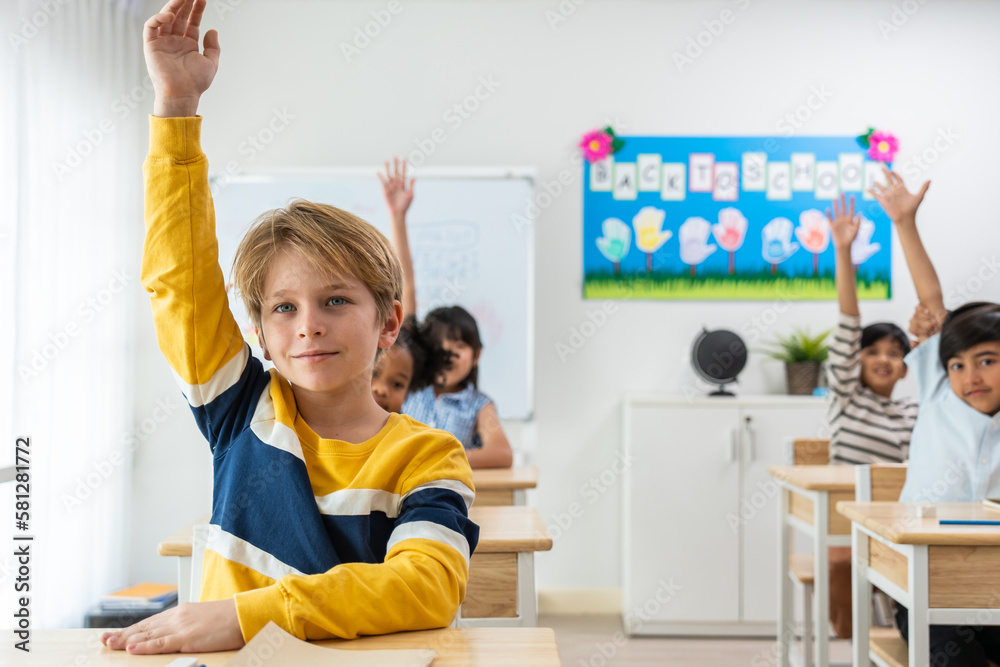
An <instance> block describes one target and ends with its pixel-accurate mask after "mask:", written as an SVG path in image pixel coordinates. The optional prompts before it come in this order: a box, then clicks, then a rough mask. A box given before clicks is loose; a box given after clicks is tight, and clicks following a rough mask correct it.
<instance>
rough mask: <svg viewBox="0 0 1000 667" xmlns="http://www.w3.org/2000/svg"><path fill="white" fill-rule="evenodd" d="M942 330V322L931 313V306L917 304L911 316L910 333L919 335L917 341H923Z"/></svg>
mask: <svg viewBox="0 0 1000 667" xmlns="http://www.w3.org/2000/svg"><path fill="white" fill-rule="evenodd" d="M940 332H941V323H940V322H938V321H937V318H935V317H934V315H933V314H932V313H931V311H930V308H928V307H927V306H924V305H923V304H917V308H916V310H914V311H913V317H911V318H910V333H911V334H913V335H914V336H916V337H917V341H918V342H920V343H922V342H924V341H925V340H927V339H928V338H930V337H931V336H933V335H934V334H936V333H940Z"/></svg>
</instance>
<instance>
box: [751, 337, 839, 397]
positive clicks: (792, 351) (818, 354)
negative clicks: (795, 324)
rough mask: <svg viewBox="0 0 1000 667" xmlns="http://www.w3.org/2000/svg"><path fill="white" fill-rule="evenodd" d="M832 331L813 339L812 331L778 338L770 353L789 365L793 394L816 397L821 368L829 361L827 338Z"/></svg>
mask: <svg viewBox="0 0 1000 667" xmlns="http://www.w3.org/2000/svg"><path fill="white" fill-rule="evenodd" d="M831 331H832V329H827V330H826V331H824V332H823V333H821V334H818V335H816V336H813V335H811V334H810V333H809V331H808V330H804V329H795V330H794V331H792V333H791V334H790V335H788V336H775V339H774V341H773V342H772V343H770V345H771V346H772V347H771V349H769V350H762V351H763V352H764V353H765V354H767V355H768V356H769V357H771V358H772V359H777V360H778V361H784V362H785V377H786V378H787V380H788V393H789V394H798V395H802V394H812V393H813V391H814V390H815V389H816V387H817V386H818V385H819V366H820V364H821V363H823V362H824V361H826V357H827V352H828V348H827V345H826V337H827V336H829V335H830V332H831Z"/></svg>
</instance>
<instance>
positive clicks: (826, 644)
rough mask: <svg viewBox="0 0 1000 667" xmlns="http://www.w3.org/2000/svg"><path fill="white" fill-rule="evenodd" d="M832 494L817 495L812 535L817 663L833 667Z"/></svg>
mask: <svg viewBox="0 0 1000 667" xmlns="http://www.w3.org/2000/svg"><path fill="white" fill-rule="evenodd" d="M829 504H830V495H829V494H828V493H826V492H823V491H821V492H819V493H817V494H816V502H815V503H813V511H814V512H815V514H814V516H813V525H814V526H815V528H816V534H815V535H814V536H813V551H814V552H815V553H814V554H813V567H814V568H815V570H814V572H813V574H814V576H815V582H816V584H815V589H816V592H815V594H814V595H813V600H815V601H816V613H815V615H814V617H815V619H816V665H818V667H829V666H830V563H829V553H828V552H827V544H826V537H827V535H828V534H829V532H830V513H829Z"/></svg>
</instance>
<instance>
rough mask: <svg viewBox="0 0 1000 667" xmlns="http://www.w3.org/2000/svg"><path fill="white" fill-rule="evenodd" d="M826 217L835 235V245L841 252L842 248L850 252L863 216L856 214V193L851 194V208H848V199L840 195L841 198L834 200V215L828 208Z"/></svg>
mask: <svg viewBox="0 0 1000 667" xmlns="http://www.w3.org/2000/svg"><path fill="white" fill-rule="evenodd" d="M826 219H827V220H829V221H830V235H831V236H832V237H833V247H834V248H835V249H836V251H837V252H838V253H839V252H841V251H842V250H843V251H847V252H850V251H851V244H852V243H854V239H855V238H857V236H858V229H859V228H860V227H861V216H860V215H855V214H854V195H851V208H850V210H848V208H847V199H846V198H845V197H844V195H840V200H839V201H838V200H836V199H834V200H833V215H830V209H826Z"/></svg>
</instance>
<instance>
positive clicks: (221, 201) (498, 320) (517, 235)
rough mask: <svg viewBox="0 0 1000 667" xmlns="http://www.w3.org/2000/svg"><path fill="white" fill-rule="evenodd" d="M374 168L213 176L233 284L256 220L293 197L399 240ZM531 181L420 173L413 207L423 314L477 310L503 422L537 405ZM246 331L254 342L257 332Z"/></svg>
mask: <svg viewBox="0 0 1000 667" xmlns="http://www.w3.org/2000/svg"><path fill="white" fill-rule="evenodd" d="M376 171H377V168H376V167H371V168H370V169H338V170H309V171H304V170H303V171H274V172H269V173H267V174H255V175H241V176H235V177H230V176H229V175H228V174H226V175H222V176H221V177H213V178H212V179H211V180H212V196H213V199H214V201H215V219H216V233H217V235H218V238H219V262H220V264H221V265H222V270H223V273H224V274H225V275H226V276H227V281H228V280H229V276H230V272H231V267H232V262H233V257H234V255H235V253H236V247H237V245H238V243H239V241H240V239H242V238H243V236H244V234H245V233H246V230H247V229H248V228H249V227H250V225H251V223H252V222H253V221H254V220H255V219H256V218H257V216H259V215H260V214H261V213H263V212H264V211H266V210H269V209H273V208H280V207H282V206H285V205H286V204H287V203H288V201H289V200H291V199H295V198H299V197H300V198H302V199H308V200H311V201H317V202H322V203H325V204H331V205H333V206H337V207H338V208H342V209H345V210H347V211H350V212H351V213H354V214H355V215H357V216H360V217H361V218H363V219H365V220H367V221H368V222H370V223H372V224H373V225H375V227H377V228H378V229H379V230H380V231H381V232H382V233H383V234H385V235H386V237H389V238H391V237H390V228H389V214H388V211H387V210H386V206H385V200H384V199H383V197H382V186H381V184H380V183H379V181H378V179H377V178H376V177H375V173H376ZM533 184H534V179H533V173H532V172H531V171H530V170H527V169H519V170H501V169H492V170H483V169H480V170H461V171H460V170H450V171H449V170H433V171H432V170H430V169H427V170H422V171H420V172H419V174H417V182H416V186H415V188H414V192H415V197H414V200H413V205H412V206H411V207H410V210H409V212H408V214H407V228H408V230H409V239H410V251H411V253H412V255H413V268H414V273H415V274H416V283H417V308H418V316H419V317H420V318H421V320H422V319H423V317H424V316H425V315H426V314H427V312H429V311H430V310H432V309H433V308H436V307H438V306H450V305H456V304H457V305H460V306H462V307H464V308H465V309H466V310H468V311H469V312H470V313H472V315H473V316H474V317H475V318H476V321H477V322H478V324H479V334H480V337H481V338H482V341H483V353H482V356H481V357H480V361H479V388H480V390H481V391H483V392H484V393H485V394H487V395H488V396H490V397H491V398H492V399H493V400H494V402H495V404H496V407H497V410H498V412H499V413H500V416H501V417H502V418H505V419H525V420H526V419H530V418H531V414H532V406H533V403H534V401H533V382H532V379H533V378H532V369H533V368H534V354H533V345H532V335H533V331H534V231H533V229H532V225H530V224H527V225H526V224H516V222H515V220H516V219H517V216H523V215H524V212H525V209H526V208H527V207H528V205H529V203H530V202H531V201H532V197H533V194H534V192H533ZM521 220H522V222H523V220H524V218H523V217H522V218H521ZM230 306H231V307H232V309H233V313H234V314H235V315H236V318H237V320H238V321H239V322H240V325H241V326H242V327H244V330H245V331H246V329H247V327H248V325H249V318H247V317H246V312H245V311H244V310H243V307H242V304H241V303H239V299H238V298H236V297H235V296H234V295H232V294H231V295H230ZM247 337H248V339H249V340H251V342H255V341H253V340H252V334H248V336H247ZM256 352H257V354H258V356H259V349H258V350H256Z"/></svg>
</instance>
